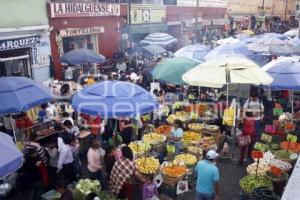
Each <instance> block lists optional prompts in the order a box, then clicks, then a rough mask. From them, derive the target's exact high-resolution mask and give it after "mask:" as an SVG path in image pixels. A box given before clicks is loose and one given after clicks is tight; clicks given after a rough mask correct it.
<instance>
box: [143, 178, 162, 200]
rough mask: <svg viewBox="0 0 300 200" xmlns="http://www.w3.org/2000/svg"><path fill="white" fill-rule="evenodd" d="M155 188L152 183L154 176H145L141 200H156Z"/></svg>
mask: <svg viewBox="0 0 300 200" xmlns="http://www.w3.org/2000/svg"><path fill="white" fill-rule="evenodd" d="M157 195H158V193H157V187H156V184H155V182H154V176H153V175H148V176H146V180H145V182H144V185H143V200H158V199H159V198H158V197H157Z"/></svg>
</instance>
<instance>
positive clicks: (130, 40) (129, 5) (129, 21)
mask: <svg viewBox="0 0 300 200" xmlns="http://www.w3.org/2000/svg"><path fill="white" fill-rule="evenodd" d="M127 9H128V12H127V15H128V39H129V48H132V38H131V0H128V5H127Z"/></svg>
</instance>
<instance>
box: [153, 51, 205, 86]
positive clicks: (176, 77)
mask: <svg viewBox="0 0 300 200" xmlns="http://www.w3.org/2000/svg"><path fill="white" fill-rule="evenodd" d="M198 64H199V63H198V62H195V61H194V60H191V59H189V58H184V57H177V58H168V59H166V60H164V61H162V62H160V63H158V64H157V65H155V67H154V69H153V71H152V76H153V78H154V79H156V80H159V81H163V82H167V83H171V84H174V85H184V84H185V82H184V81H183V80H182V79H181V77H182V75H183V74H184V73H186V72H187V71H189V70H190V69H192V68H194V67H196V66H197V65H198Z"/></svg>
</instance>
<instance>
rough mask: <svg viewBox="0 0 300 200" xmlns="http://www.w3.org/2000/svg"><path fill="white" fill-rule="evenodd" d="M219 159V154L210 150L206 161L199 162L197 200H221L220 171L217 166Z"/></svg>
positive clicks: (197, 167)
mask: <svg viewBox="0 0 300 200" xmlns="http://www.w3.org/2000/svg"><path fill="white" fill-rule="evenodd" d="M217 157H219V154H218V153H216V152H215V151H213V150H209V151H208V152H207V154H206V158H205V160H202V161H199V162H198V163H197V165H196V168H195V171H196V174H197V186H196V191H197V194H196V200H220V192H219V180H220V177H219V170H218V168H217V167H216V166H215V160H216V158H217Z"/></svg>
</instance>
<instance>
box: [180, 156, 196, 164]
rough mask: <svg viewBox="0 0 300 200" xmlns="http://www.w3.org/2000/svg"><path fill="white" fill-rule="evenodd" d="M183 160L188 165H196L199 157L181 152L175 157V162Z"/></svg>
mask: <svg viewBox="0 0 300 200" xmlns="http://www.w3.org/2000/svg"><path fill="white" fill-rule="evenodd" d="M181 162H182V163H184V164H186V165H194V164H195V163H196V162H197V158H196V156H193V155H191V154H179V155H178V156H176V157H175V160H174V163H175V164H180V163H181Z"/></svg>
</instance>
